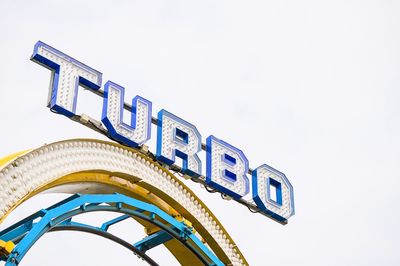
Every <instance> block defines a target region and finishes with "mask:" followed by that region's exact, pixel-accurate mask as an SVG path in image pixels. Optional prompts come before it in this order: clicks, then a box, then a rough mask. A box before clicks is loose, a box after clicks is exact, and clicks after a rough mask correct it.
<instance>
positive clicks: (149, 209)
mask: <svg viewBox="0 0 400 266" xmlns="http://www.w3.org/2000/svg"><path fill="white" fill-rule="evenodd" d="M98 211H109V212H118V213H122V214H123V215H122V216H119V217H117V218H115V219H112V220H110V221H106V222H104V223H103V224H102V226H100V227H96V226H93V225H89V224H83V223H78V222H74V221H72V218H73V217H74V216H76V215H79V214H82V213H88V212H98ZM131 217H136V218H140V219H142V220H145V221H148V222H150V223H152V224H154V225H155V226H157V227H159V228H160V230H159V231H158V232H156V233H154V234H151V235H149V236H148V237H146V238H144V239H142V240H140V241H139V242H137V243H135V244H131V243H128V242H126V241H124V240H122V239H120V238H118V237H117V236H115V235H112V234H111V233H109V232H108V229H109V227H110V226H112V225H114V224H116V223H119V222H121V221H123V220H126V219H128V218H131ZM62 230H75V231H81V232H87V233H92V234H96V235H99V236H102V237H105V238H107V239H110V240H112V241H114V242H117V243H119V244H120V245H122V246H124V247H126V248H128V249H130V250H131V251H133V252H134V253H135V254H136V255H138V256H139V257H141V258H142V259H143V260H145V261H146V262H148V263H149V264H150V265H158V264H157V263H156V262H155V261H153V260H152V259H151V258H150V257H149V256H148V255H146V254H145V252H146V251H147V250H149V249H151V248H153V247H156V246H158V245H160V244H163V243H166V242H168V241H170V240H171V239H177V240H178V241H180V242H181V243H182V244H183V245H184V246H186V247H187V248H188V250H190V251H191V252H192V253H193V254H194V255H196V256H197V258H198V259H199V261H201V262H202V263H203V264H204V265H218V266H220V265H221V266H222V265H224V264H223V263H222V262H221V261H220V260H219V259H218V257H217V256H216V255H215V254H214V253H213V252H212V251H211V250H210V249H208V248H207V247H206V246H205V245H204V244H203V243H202V242H201V240H200V239H199V238H198V237H197V236H196V235H195V234H194V233H193V228H191V227H189V226H187V225H186V224H185V223H183V222H179V221H177V220H176V219H174V218H173V217H172V216H170V215H168V214H167V213H165V212H164V211H162V210H161V209H160V208H158V207H156V206H154V205H152V204H149V203H146V202H143V201H139V200H137V199H134V198H130V197H128V196H125V195H122V194H117V193H115V194H104V195H91V194H85V195H81V194H75V195H73V196H71V197H69V198H67V199H65V200H62V201H60V202H58V203H57V204H55V205H53V206H51V207H49V208H47V209H42V210H40V211H38V212H36V213H34V214H32V215H30V216H28V217H27V218H25V219H23V220H21V221H19V222H18V223H16V224H14V225H12V226H10V227H8V228H6V229H4V230H3V231H1V232H0V239H1V240H3V241H6V242H7V241H13V242H14V244H15V248H14V249H13V250H12V252H11V253H10V254H9V255H8V256H3V257H0V260H3V261H6V266H16V265H18V264H19V263H20V262H21V260H22V259H23V257H24V256H25V254H26V253H27V252H28V251H29V249H30V248H31V247H32V246H33V245H34V244H35V242H36V241H37V240H38V239H39V238H40V237H41V236H42V235H44V234H45V233H47V232H49V231H62Z"/></svg>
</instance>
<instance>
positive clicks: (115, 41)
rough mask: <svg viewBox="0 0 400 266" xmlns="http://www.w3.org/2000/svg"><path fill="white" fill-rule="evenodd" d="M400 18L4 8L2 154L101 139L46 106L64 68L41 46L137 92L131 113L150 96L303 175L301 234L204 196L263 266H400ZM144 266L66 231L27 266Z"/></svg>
mask: <svg viewBox="0 0 400 266" xmlns="http://www.w3.org/2000/svg"><path fill="white" fill-rule="evenodd" d="M399 14H400V2H399V1H383V0H377V1H367V0H363V1H348V0H346V1H233V0H230V1H63V2H61V1H40V0H38V1H10V0H2V1H1V2H0V38H1V41H0V48H1V49H0V51H1V52H2V55H1V58H0V78H1V83H0V92H1V94H0V111H1V116H0V123H1V124H0V125H1V131H0V132H1V133H0V136H1V143H0V156H2V155H7V154H10V153H12V152H15V151H19V150H23V149H26V148H30V147H36V146H39V145H41V144H43V143H50V142H53V141H56V140H61V139H65V138H74V137H90V138H101V136H100V135H99V134H97V133H96V132H93V131H91V130H90V129H87V128H85V127H83V126H81V125H79V124H77V123H73V122H72V121H69V120H68V119H66V118H65V117H62V116H57V115H55V114H53V113H51V112H50V111H49V109H48V108H46V107H45V103H46V98H47V90H48V84H49V78H50V74H49V71H48V70H47V69H45V68H43V67H41V66H39V65H37V64H35V63H33V62H31V61H29V57H30V55H31V53H32V49H33V46H34V44H35V42H36V41H37V40H42V41H44V42H46V43H48V44H49V45H52V46H54V47H55V48H57V49H59V50H61V51H63V52H65V53H67V54H69V55H71V56H73V57H75V58H76V59H78V60H80V61H82V62H84V63H86V64H88V65H89V66H91V67H93V68H95V69H97V70H99V71H101V72H102V73H103V80H104V81H107V80H112V81H114V82H116V83H118V84H121V85H122V86H124V87H125V88H126V101H130V99H131V98H132V97H134V96H135V95H136V94H139V95H141V96H143V97H145V98H147V99H149V100H151V101H152V102H153V115H156V112H157V111H158V110H160V109H161V108H164V109H166V110H168V111H170V112H172V113H174V114H176V115H178V116H180V117H182V118H184V119H186V120H188V121H190V122H191V123H193V124H195V125H196V126H197V128H198V129H199V131H200V132H201V134H202V135H203V138H205V137H207V136H208V135H210V134H213V135H215V136H217V137H219V138H221V139H224V140H226V141H227V142H230V143H231V144H233V145H235V146H237V147H239V148H241V149H242V150H243V151H244V152H245V154H246V156H247V157H248V159H249V161H250V165H251V167H252V168H255V167H257V166H259V165H261V164H263V163H267V164H269V165H271V166H273V167H275V168H277V169H279V170H280V171H282V172H284V173H285V174H286V175H287V176H288V178H289V180H290V181H291V183H292V184H293V186H294V191H295V203H296V215H295V216H293V217H292V218H291V219H290V220H289V224H288V225H287V226H281V225H280V224H277V223H275V222H273V221H272V220H269V219H267V218H265V217H263V216H261V215H256V214H251V213H250V212H249V211H248V210H247V209H246V208H243V207H242V206H240V205H238V204H234V202H225V201H222V200H221V199H220V198H219V197H218V196H217V195H208V194H205V193H203V194H201V196H203V195H204V196H203V197H202V198H203V200H204V201H205V202H207V203H208V204H209V205H210V207H211V208H212V210H213V211H214V212H215V214H216V215H217V216H218V217H219V219H220V220H221V222H222V223H223V224H224V225H225V226H226V228H227V230H228V231H229V233H230V234H231V236H232V237H233V238H234V240H235V241H236V243H237V244H238V246H239V247H240V248H241V250H242V252H243V253H244V255H245V257H246V258H247V260H248V261H249V263H250V265H261V266H263V265H282V266H283V265H304V266H306V265H318V266H320V265H332V266H333V265H335V266H336V265H343V266H346V265H352V266H354V265H360V266H361V265H362V266H368V265H371V266H373V265H400V253H399V251H398V249H399V247H400V230H399V226H400V207H399V201H400V189H399V185H400V181H399V178H400V174H399V166H400V159H399V158H400V141H399V135H400V124H399V120H400V107H399V104H398V103H399V96H400V93H399V90H400V75H399V73H400V16H399ZM82 95H86V96H85V97H86V98H85V97H83V99H85V100H82V102H80V104H79V106H78V109H79V110H80V111H82V112H85V113H88V114H89V115H91V116H93V117H97V118H99V117H100V112H101V110H100V109H99V105H98V104H94V103H93V102H96V100H97V101H98V102H97V103H99V102H100V99H99V98H96V97H95V96H90V95H89V94H87V93H86V94H85V93H84V94H82ZM91 97H92V98H91ZM93 97H94V98H93ZM84 103H85V104H84ZM153 129H154V128H153ZM189 185H192V184H189ZM191 187H192V188H193V186H191ZM196 188H197V186H196ZM196 188H194V189H196ZM196 191H197V190H196ZM42 202H43V200H42ZM41 204H43V203H41ZM39 205H40V204H39ZM42 207H45V206H42ZM22 216H24V215H22ZM127 228H128V227H127ZM140 234H142V231H140ZM142 235H143V234H142ZM90 246H92V247H90ZM88 249H90V250H92V251H90V252H89V254H92V255H93V256H92V257H87V256H86V257H85V256H84V255H83V254H84V252H85V251H86V250H88ZM96 251H97V254H96V253H95V252H96ZM107 252H108V253H107ZM155 253H156V252H155ZM154 256H161V255H157V254H155V255H154ZM163 256H164V255H163ZM39 258H41V259H43V260H44V261H41V262H39V261H38V259H39ZM168 259H169V258H165V265H169V264H170V262H169V261H170V260H168ZM136 261H137V260H136V259H135V257H134V256H133V255H131V254H129V252H127V251H124V250H122V249H121V248H119V247H117V246H115V245H114V244H109V243H108V242H107V241H105V240H101V239H99V238H97V237H93V236H86V235H84V236H82V235H81V234H73V235H72V234H69V235H68V234H64V233H53V234H49V235H48V236H46V237H45V238H43V239H42V240H40V241H39V243H38V244H37V246H35V247H34V250H33V251H32V252H31V253H29V254H28V256H27V257H26V260H25V261H23V263H22V265H37V264H39V263H40V265H55V263H57V265H76V264H78V265H83V264H86V265H108V264H110V263H112V264H116V263H119V265H133V264H134V263H135V262H136Z"/></svg>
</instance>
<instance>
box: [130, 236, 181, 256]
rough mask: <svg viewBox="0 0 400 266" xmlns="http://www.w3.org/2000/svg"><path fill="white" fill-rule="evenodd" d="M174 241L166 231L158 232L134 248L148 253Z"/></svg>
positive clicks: (137, 243)
mask: <svg viewBox="0 0 400 266" xmlns="http://www.w3.org/2000/svg"><path fill="white" fill-rule="evenodd" d="M171 239H173V237H172V236H171V235H169V234H168V233H167V232H165V231H158V232H157V233H154V234H152V235H150V236H148V237H146V238H144V239H142V240H140V241H139V242H136V243H135V244H134V246H135V247H136V248H138V249H139V250H141V251H143V252H146V251H147V250H149V249H152V248H154V247H156V246H158V245H161V244H164V243H165V242H168V241H169V240H171Z"/></svg>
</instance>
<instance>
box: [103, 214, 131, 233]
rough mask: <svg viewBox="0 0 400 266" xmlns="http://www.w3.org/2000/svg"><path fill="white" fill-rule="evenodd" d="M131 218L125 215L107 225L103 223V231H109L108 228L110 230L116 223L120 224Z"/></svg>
mask: <svg viewBox="0 0 400 266" xmlns="http://www.w3.org/2000/svg"><path fill="white" fill-rule="evenodd" d="M130 217H131V216H130V215H127V214H125V215H122V216H119V217H117V218H115V219H112V220H110V221H108V222H105V223H103V225H102V226H101V230H103V231H108V228H110V226H111V225H114V224H116V223H119V222H121V221H123V220H126V219H128V218H130Z"/></svg>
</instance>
